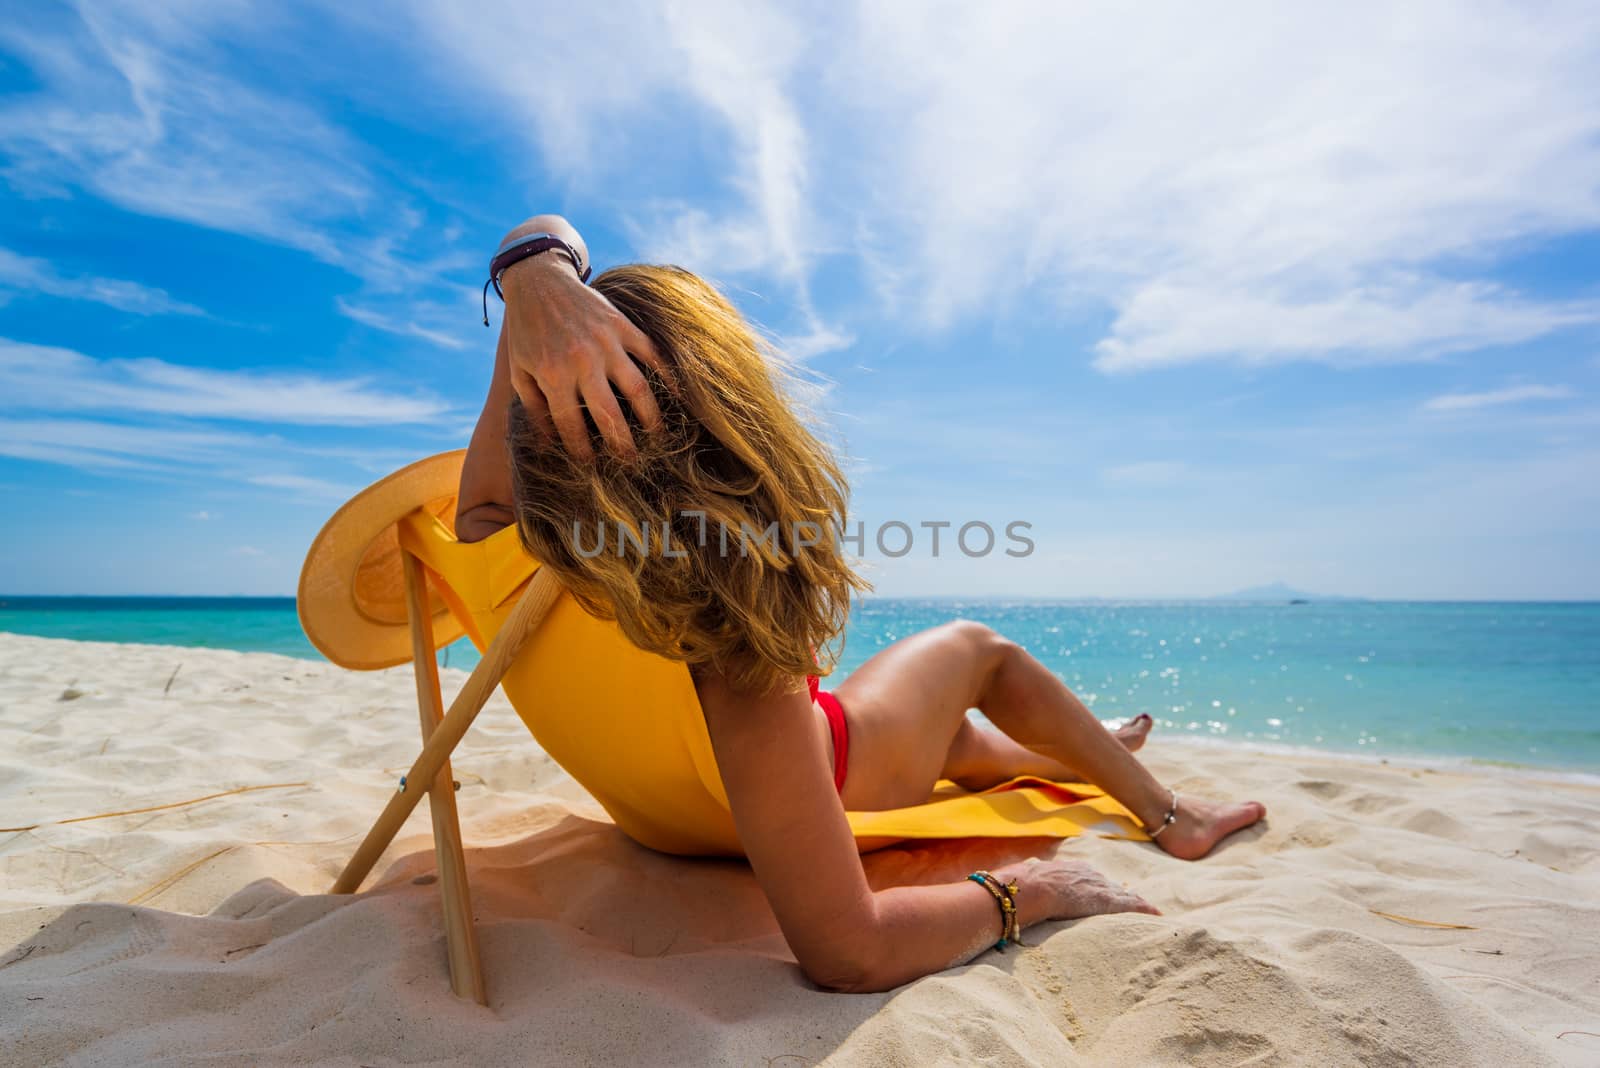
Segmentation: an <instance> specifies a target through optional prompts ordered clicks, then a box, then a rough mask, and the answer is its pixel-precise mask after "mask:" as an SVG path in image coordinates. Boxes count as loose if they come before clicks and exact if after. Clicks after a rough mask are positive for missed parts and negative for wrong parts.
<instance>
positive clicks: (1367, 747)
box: [0, 597, 1600, 772]
mask: <svg viewBox="0 0 1600 1068" xmlns="http://www.w3.org/2000/svg"><path fill="white" fill-rule="evenodd" d="M958 617H966V618H969V619H977V620H981V621H982V622H984V623H987V624H989V625H990V626H992V627H994V628H995V629H996V630H998V631H1000V632H1001V633H1003V634H1005V635H1007V636H1008V637H1010V638H1012V639H1014V640H1016V641H1018V642H1020V643H1022V644H1023V645H1024V646H1026V647H1027V648H1028V650H1029V651H1030V652H1032V653H1033V654H1034V655H1035V656H1037V657H1039V658H1040V659H1041V660H1042V661H1044V663H1045V664H1047V665H1048V666H1049V667H1050V668H1051V669H1052V670H1053V671H1055V672H1056V673H1057V674H1059V675H1060V676H1061V678H1063V679H1064V680H1066V682H1067V684H1068V685H1069V686H1071V687H1072V688H1073V689H1074V690H1075V691H1077V693H1078V694H1079V695H1080V696H1082V697H1083V699H1084V701H1085V702H1086V703H1088V704H1089V706H1090V707H1091V708H1093V709H1094V710H1095V712H1096V713H1097V714H1099V715H1100V716H1102V717H1106V718H1112V717H1126V716H1133V715H1137V714H1138V713H1140V712H1149V713H1150V714H1151V715H1153V716H1155V717H1156V719H1157V721H1158V722H1159V723H1160V725H1161V729H1162V730H1163V731H1167V732H1175V733H1179V734H1188V735H1196V736H1203V737H1207V738H1214V739H1219V740H1240V741H1247V742H1253V743H1262V742H1266V743H1274V744H1278V745H1286V746H1296V747H1309V748H1314V749H1324V750H1333V751H1341V752H1350V753H1364V754H1369V755H1375V756H1384V757H1388V756H1394V757H1451V758H1458V759H1467V760H1473V761H1486V762H1505V763H1512V764H1527V765H1536V766H1542V767H1551V768H1563V769H1570V770H1581V771H1591V772H1593V771H1600V604H1595V603H1584V604H1552V603H1481V604H1466V603H1410V602H1369V601H1339V602H1313V603H1311V604H1233V603H1222V602H1172V603H1152V602H1130V603H1112V602H1106V603H1100V602H1093V603H1085V602H1050V601H1012V600H962V601H955V600H887V599H872V600H868V601H865V602H863V603H861V604H860V605H859V606H858V607H857V610H856V612H855V613H854V616H853V618H852V620H851V624H850V629H849V632H848V634H847V637H846V646H845V658H844V665H843V667H844V670H845V671H846V672H848V671H849V670H850V669H851V668H852V667H854V666H856V665H859V664H860V663H861V662H862V661H863V660H865V659H866V658H867V657H869V656H871V655H872V654H873V653H874V652H876V651H877V650H879V649H881V648H883V647H885V646H887V645H889V644H890V643H892V642H894V641H896V640H898V639H900V638H903V637H906V636H907V635H910V634H914V633H916V632H917V631H919V630H923V629H925V628H927V627H931V626H934V625H936V624H938V623H941V622H944V621H946V620H949V619H955V618H958ZM0 631H15V632H18V633H24V634H39V635H45V636H48V637H56V638H79V639H86V640H93V641H113V642H146V643H154V644H163V645H192V646H211V647H218V648H227V649H238V650H243V651H251V652H271V653H282V654H285V655H288V656H301V657H310V658H316V657H317V656H318V654H317V653H316V651H315V650H314V649H312V648H311V646H310V644H309V643H308V642H307V641H306V639H305V636H304V635H303V634H301V632H300V626H299V622H298V620H297V618H296V616H295V611H294V601H293V600H292V599H291V598H159V597H149V598H146V597H140V598H81V597H63V598H52V597H6V598H0ZM441 659H442V660H444V661H445V662H447V663H448V665H449V666H451V667H470V666H472V664H474V663H476V661H477V654H476V652H475V651H474V650H473V649H472V647H471V646H470V645H468V644H466V643H465V642H459V643H457V644H456V645H454V646H452V647H451V648H450V649H449V650H446V651H444V652H442V653H441Z"/></svg>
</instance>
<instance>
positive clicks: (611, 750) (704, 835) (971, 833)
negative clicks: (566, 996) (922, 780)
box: [400, 510, 1145, 856]
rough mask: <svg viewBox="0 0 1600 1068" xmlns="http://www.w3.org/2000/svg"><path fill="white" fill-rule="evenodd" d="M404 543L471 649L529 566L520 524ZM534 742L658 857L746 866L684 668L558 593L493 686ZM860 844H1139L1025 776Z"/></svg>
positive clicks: (1102, 799)
mask: <svg viewBox="0 0 1600 1068" xmlns="http://www.w3.org/2000/svg"><path fill="white" fill-rule="evenodd" d="M400 540H401V544H402V545H403V546H404V547H405V548H406V549H408V550H410V551H411V552H412V553H414V554H415V555H416V556H417V557H418V558H419V559H421V560H422V562H423V563H424V564H425V565H426V566H427V568H428V570H429V571H430V572H431V573H432V577H433V579H434V580H435V581H434V583H433V584H432V585H433V586H434V588H435V589H436V590H437V591H438V592H439V593H440V594H441V595H442V596H443V597H444V599H445V600H446V601H447V602H448V604H449V606H450V610H451V613H452V614H453V615H454V616H455V617H456V618H457V620H459V621H460V623H461V624H462V625H463V626H464V627H465V628H466V632H467V635H468V637H470V638H471V640H472V642H473V644H474V645H476V646H477V647H478V649H479V651H480V652H481V651H483V650H484V649H485V648H487V646H488V644H489V642H490V641H491V640H492V639H493V638H494V636H495V634H496V633H497V632H498V631H499V629H500V627H501V625H502V624H503V623H504V622H505V620H506V617H507V616H508V615H509V614H510V612H511V609H512V607H513V605H515V603H516V595H517V594H518V593H519V592H520V591H521V588H522V586H523V585H524V584H525V583H526V582H527V580H528V579H529V577H530V576H532V574H533V573H534V571H536V570H537V569H538V566H539V565H538V564H537V562H535V561H534V560H533V559H532V558H531V557H529V556H528V555H527V553H526V552H525V551H524V550H523V548H522V544H521V542H520V541H519V540H518V538H517V532H516V528H515V527H514V526H513V527H506V528H505V529H503V530H501V531H498V532H497V533H495V534H493V535H491V536H490V537H488V538H485V539H484V540H483V541H479V542H460V541H457V540H456V538H455V535H454V533H453V532H452V530H451V528H450V527H449V526H448V525H446V524H445V523H444V522H443V521H442V520H440V519H438V518H436V517H435V516H434V515H433V514H432V513H431V512H429V511H426V510H419V511H416V512H413V513H412V514H411V515H410V516H409V517H407V518H406V519H405V520H403V521H402V523H401V526H400ZM503 687H504V690H505V693H506V695H507V697H509V698H510V700H511V704H512V706H513V707H514V708H515V709H516V710H517V714H518V715H519V716H521V717H522V720H523V722H524V723H526V724H527V726H528V730H529V731H531V732H532V733H533V737H534V740H535V741H537V742H538V744H539V746H540V747H541V748H542V749H544V751H545V752H546V753H548V754H550V756H551V758H553V759H554V760H555V761H556V762H557V763H558V764H560V765H561V766H562V767H563V768H565V769H566V771H567V772H568V773H569V774H570V775H571V776H572V777H573V778H574V779H576V780H577V781H578V782H579V783H581V784H582V785H583V786H584V788H585V789H587V790H588V791H589V792H590V793H591V794H593V795H594V797H595V799H596V800H597V801H599V802H600V804H601V805H602V806H603V807H604V808H605V810H606V812H608V813H609V814H610V816H611V818H612V819H613V820H615V821H616V824H617V826H618V827H619V828H621V829H622V830H623V831H624V832H625V833H626V834H628V835H629V836H630V837H632V838H633V839H634V840H635V841H637V842H639V843H641V844H642V845H645V846H649V847H650V848H652V849H658V850H660V851H662V852H665V853H679V854H685V855H702V856H705V855H709V856H742V855H743V850H742V849H741V848H740V845H739V836H738V834H737V833H736V831H735V830H734V824H733V816H732V814H731V812H730V810H729V806H728V795H727V793H726V791H725V790H724V789H723V786H722V775H721V773H720V772H719V771H718V770H717V762H716V757H715V756H714V754H713V753H712V749H711V738H710V735H709V734H708V733H707V730H706V723H705V717H704V714H703V713H702V712H701V709H700V699H699V696H698V694H697V693H696V692H695V687H694V682H693V681H692V680H691V679H690V677H689V671H688V668H687V667H686V666H685V665H683V664H681V663H677V662H675V661H671V660H667V659H665V658H663V657H660V656H657V655H655V654H653V653H648V652H645V651H643V650H641V649H639V648H638V647H637V646H635V645H633V643H631V642H630V641H628V639H627V638H626V637H625V636H624V635H623V633H622V631H621V629H620V628H619V627H618V626H617V625H616V624H615V623H614V622H608V621H605V620H601V619H596V618H595V617H593V616H591V615H590V614H589V613H588V612H586V611H584V609H583V608H581V607H580V606H579V605H578V603H577V602H576V601H574V600H573V599H572V597H571V596H570V595H567V594H563V595H562V596H561V598H560V599H559V600H558V601H557V602H556V605H555V607H554V608H553V609H552V610H551V612H550V615H549V617H548V618H547V619H546V620H545V622H544V624H543V625H542V626H541V627H540V628H539V629H538V630H537V631H536V632H535V634H534V635H533V637H532V639H530V641H529V642H528V644H527V645H526V646H524V647H523V650H522V652H521V654H520V655H519V656H518V657H517V660H516V662H515V663H514V664H513V665H512V667H511V670H510V671H509V672H507V674H506V676H505V679H504V681H503ZM846 816H847V818H848V819H849V821H850V828H851V831H852V832H853V833H854V834H855V836H856V837H857V838H858V839H860V838H967V837H1017V838H1020V837H1056V838H1068V837H1072V836H1074V835H1078V834H1082V833H1084V831H1086V830H1095V831H1099V832H1102V833H1109V834H1112V835H1115V836H1117V837H1126V838H1132V839H1138V840H1143V839H1144V838H1145V835H1144V833H1143V832H1142V831H1140V830H1139V829H1138V824H1137V822H1136V821H1134V820H1133V819H1132V818H1131V817H1130V816H1129V815H1128V814H1127V812H1126V810H1125V809H1123V807H1122V806H1121V805H1119V804H1117V802H1115V801H1114V800H1112V799H1111V798H1110V797H1107V796H1106V795H1105V794H1104V792H1103V791H1101V790H1099V789H1098V788H1096V787H1093V786H1088V785H1084V784H1070V785H1068V784H1059V783H1049V782H1046V781H1045V780H1043V779H1035V778H1031V777H1024V778H1018V779H1014V780H1012V781H1011V782H1009V783H1005V784H1002V785H1001V786H997V787H994V788H993V789H991V790H986V791H984V792H982V793H968V792H967V791H965V790H962V789H961V788H960V787H958V786H956V785H955V784H954V783H952V782H948V781H941V782H940V783H939V784H938V786H937V788H936V789H935V790H934V792H933V794H932V795H931V796H930V798H929V799H928V801H927V802H925V803H923V804H921V805H917V806H914V807H911V808H901V809H891V810H885V811H877V812H847V813H846Z"/></svg>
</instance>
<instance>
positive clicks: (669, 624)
mask: <svg viewBox="0 0 1600 1068" xmlns="http://www.w3.org/2000/svg"><path fill="white" fill-rule="evenodd" d="M593 286H594V288H595V289H596V290H598V291H599V292H600V293H602V294H604V295H605V296H606V298H607V299H609V300H610V301H611V303H612V304H613V305H614V306H615V307H616V308H617V310H618V311H620V312H621V313H622V314H623V315H625V316H627V318H628V319H629V320H631V321H632V322H633V323H634V325H635V326H637V327H638V328H639V329H640V330H641V331H643V332H644V333H645V335H646V336H648V337H649V338H650V340H651V341H652V342H653V343H654V344H655V346H656V351H657V352H658V353H659V354H660V355H661V358H662V360H663V362H665V363H666V364H667V365H668V367H669V368H671V371H672V376H671V377H672V386H671V387H670V388H669V386H668V385H667V384H666V383H664V382H663V381H661V379H660V378H659V377H658V376H656V375H655V374H654V372H647V375H648V377H649V378H650V380H651V386H652V388H653V389H654V391H655V397H656V401H657V403H658V404H659V405H660V408H661V415H662V426H661V428H660V429H659V430H658V431H655V432H652V433H642V432H641V431H640V429H639V427H638V424H637V422H635V421H633V420H632V419H631V418H630V423H631V424H632V428H633V430H634V438H635V441H636V442H638V445H639V455H638V457H637V458H636V459H634V460H631V461H630V460H624V459H621V458H618V457H616V456H615V455H614V454H613V453H612V452H611V451H610V450H608V449H606V448H604V447H603V446H602V445H601V443H600V441H599V438H598V435H595V443H596V446H595V450H594V451H595V458H594V459H592V460H576V459H574V458H573V457H572V456H571V455H570V454H569V453H568V452H567V451H566V450H565V449H564V448H562V447H561V444H560V442H559V441H558V440H556V439H554V438H547V437H546V436H545V434H544V432H543V431H541V430H540V429H539V428H537V427H535V426H534V425H533V424H532V423H531V422H530V421H529V420H528V419H527V418H526V413H525V412H523V410H522V408H521V406H520V404H513V406H512V412H511V423H510V438H509V441H510V448H511V466H512V471H513V480H514V485H515V490H516V497H515V506H516V516H517V527H518V529H519V530H520V531H521V536H522V543H523V545H524V546H525V547H526V548H527V550H528V552H529V553H530V554H531V555H532V556H533V557H534V559H536V560H538V561H540V562H541V563H542V564H543V565H544V566H546V567H549V568H551V569H553V570H554V572H555V574H556V575H557V576H558V577H559V578H560V579H561V581H562V584H563V585H564V586H565V587H566V588H567V590H569V591H570V592H571V593H572V595H573V596H574V597H575V598H576V599H577V600H578V602H579V603H580V604H582V605H583V606H584V608H586V609H587V610H588V611H589V612H591V613H593V614H595V615H597V616H600V617H602V618H605V619H615V620H616V621H617V623H618V624H619V625H620V626H621V628H622V631H623V633H624V634H626V635H627V636H628V639H629V640H630V641H632V642H633V643H634V644H635V645H637V646H639V647H640V648H641V649H645V650H647V651H649V652H653V653H657V654H659V655H661V656H665V657H668V658H671V659H674V660H680V661H683V662H685V663H687V664H689V665H690V667H691V668H700V667H709V668H711V669H713V670H715V671H717V672H720V673H721V674H723V675H724V676H726V677H727V678H728V680H729V681H730V682H731V683H732V684H733V685H734V686H735V687H738V688H740V689H745V690H751V691H757V692H762V693H770V692H774V691H778V690H789V689H793V688H796V687H797V686H798V685H799V682H800V679H801V677H803V676H805V675H808V674H821V675H825V674H828V673H829V672H830V671H831V670H832V668H833V666H834V663H835V661H836V658H837V654H838V651H839V648H838V645H839V639H840V636H841V633H842V631H843V629H844V623H845V618H846V616H847V615H848V613H849V606H850V594H851V592H852V591H853V590H865V589H867V588H869V587H868V584H867V583H866V582H865V581H863V580H862V579H861V578H860V577H859V576H857V575H856V573H855V572H854V571H853V570H852V569H851V567H850V566H849V565H848V564H847V563H846V561H845V559H844V557H843V555H842V554H841V552H840V546H839V542H838V536H839V534H841V533H842V532H843V530H844V522H845V508H846V504H847V502H848V498H849V486H848V484H847V483H846V482H845V478H844V475H843V473H842V472H841V471H840V469H839V464H838V462H837V461H836V460H835V459H834V457H833V454H832V453H831V452H830V451H829V449H828V448H827V446H825V445H824V444H823V443H822V442H821V441H820V440H818V438H817V436H816V435H815V434H814V433H813V432H812V431H811V429H810V428H809V427H808V425H807V422H806V421H804V420H803V419H802V418H801V416H800V414H799V412H798V411H797V406H796V405H795V403H794V401H793V399H792V398H791V396H790V395H789V394H791V393H792V392H793V385H794V380H793V377H792V375H791V374H790V373H789V371H788V370H787V368H786V367H785V365H784V363H783V361H782V359H781V358H780V357H779V356H778V354H777V353H776V352H775V351H774V350H773V349H772V348H771V346H769V345H767V344H766V343H765V342H764V341H763V339H762V338H761V337H760V336H759V335H758V334H757V333H756V332H755V331H754V330H753V329H752V328H751V327H750V325H749V324H748V323H746V322H745V320H744V319H743V318H742V317H741V316H740V315H739V312H738V311H737V310H736V309H735V308H734V307H733V305H732V304H731V303H729V301H728V300H727V298H725V297H724V296H723V295H722V294H721V293H719V292H718V291H717V290H716V289H715V288H714V287H712V286H711V285H710V284H708V283H707V282H705V281H703V280H702V279H700V278H699V277H697V276H696V275H694V274H692V273H690V272H689V271H686V270H683V269H681V268H678V267H662V266H649V265H641V264H633V265H628V266H622V267H614V268H612V269H611V270H609V271H606V272H605V273H604V274H602V275H600V277H598V278H596V279H595V280H594V283H593ZM622 403H623V407H624V408H626V402H622ZM590 429H591V434H593V433H594V428H593V426H592V425H591V428H590ZM702 517H703V518H702ZM774 523H776V524H777V528H776V536H775V537H774V536H770V532H771V531H772V524H774ZM664 533H669V534H670V539H668V538H665V537H664V536H663V535H664ZM763 535H769V536H763ZM818 535H820V537H819V536H818ZM602 539H603V540H602ZM810 541H819V542H820V543H819V544H813V545H807V544H806V543H807V542H810ZM597 546H598V551H596V550H597ZM641 550H642V551H641Z"/></svg>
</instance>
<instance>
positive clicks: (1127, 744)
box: [1111, 712, 1156, 753]
mask: <svg viewBox="0 0 1600 1068" xmlns="http://www.w3.org/2000/svg"><path fill="white" fill-rule="evenodd" d="M1155 725H1156V721H1155V720H1153V719H1151V718H1150V716H1149V714H1148V713H1145V712H1141V713H1139V714H1138V715H1137V716H1134V717H1133V718H1132V719H1130V720H1129V721H1128V722H1126V723H1124V724H1123V725H1122V726H1120V727H1118V728H1117V729H1116V730H1114V731H1112V732H1111V733H1112V734H1115V735H1116V736H1117V741H1119V742H1121V743H1122V745H1123V748H1125V749H1127V750H1128V752H1130V753H1137V752H1138V751H1139V750H1140V749H1141V748H1143V747H1144V740H1145V739H1146V738H1148V737H1149V736H1150V728H1151V727H1154V726H1155Z"/></svg>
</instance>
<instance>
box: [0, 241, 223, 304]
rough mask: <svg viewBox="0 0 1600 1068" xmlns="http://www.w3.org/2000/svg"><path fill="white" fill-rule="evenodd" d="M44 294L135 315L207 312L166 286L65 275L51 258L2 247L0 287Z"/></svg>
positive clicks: (0, 252)
mask: <svg viewBox="0 0 1600 1068" xmlns="http://www.w3.org/2000/svg"><path fill="white" fill-rule="evenodd" d="M4 289H14V290H19V291H22V292H25V293H44V294H46V295H48V296H52V297H63V298H66V299H68V300H86V301H90V302H92V303H95V304H104V305H106V306H107V307H111V308H116V309H117V310H118V311H125V312H131V313H133V314H134V315H204V314H205V311H204V310H203V309H201V308H197V307H195V306H194V305H193V304H185V303H184V302H183V301H181V300H174V299H173V298H172V296H171V295H170V294H169V293H168V292H167V291H166V290H164V289H157V288H155V287H154V286H146V285H140V284H139V283H138V282H130V281H127V280H126V279H121V278H101V277H98V276H95V275H76V276H73V275H66V274H62V273H61V272H60V271H58V270H57V269H56V268H55V267H54V265H52V264H51V263H50V262H49V261H48V260H42V259H38V258H37V257H33V256H22V255H19V254H18V253H16V252H12V251H11V250H10V249H5V248H0V290H4Z"/></svg>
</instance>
